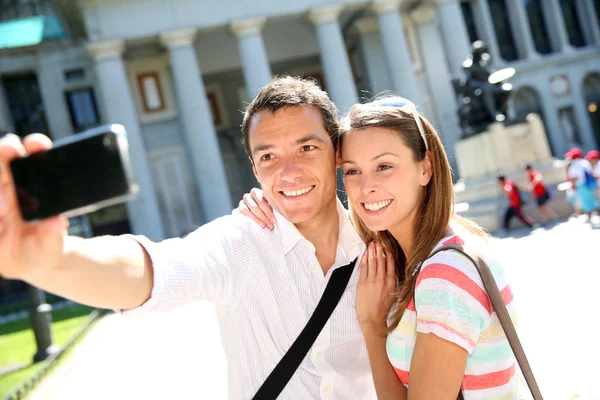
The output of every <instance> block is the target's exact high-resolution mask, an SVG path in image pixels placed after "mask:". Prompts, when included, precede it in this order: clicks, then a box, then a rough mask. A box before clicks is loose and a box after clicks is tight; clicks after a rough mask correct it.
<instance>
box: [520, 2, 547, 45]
mask: <svg viewBox="0 0 600 400" xmlns="http://www.w3.org/2000/svg"><path fill="white" fill-rule="evenodd" d="M525 9H526V11H527V18H528V19H529V26H530V27H531V36H532V37H533V43H534V45H535V50H536V51H537V52H538V53H540V54H550V53H551V52H552V46H551V45H550V40H549V39H548V31H547V29H546V23H545V22H544V9H543V8H542V4H541V0H525Z"/></svg>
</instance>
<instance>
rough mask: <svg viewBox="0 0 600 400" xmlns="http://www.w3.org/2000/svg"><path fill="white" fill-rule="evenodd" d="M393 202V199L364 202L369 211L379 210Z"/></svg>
mask: <svg viewBox="0 0 600 400" xmlns="http://www.w3.org/2000/svg"><path fill="white" fill-rule="evenodd" d="M391 202H392V200H384V201H380V202H377V203H363V204H364V205H365V208H366V209H367V210H369V211H379V210H381V209H382V208H384V207H387V206H388V205H389V204H390V203H391Z"/></svg>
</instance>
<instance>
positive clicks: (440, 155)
mask: <svg viewBox="0 0 600 400" xmlns="http://www.w3.org/2000/svg"><path fill="white" fill-rule="evenodd" d="M383 100H384V101H385V104H393V103H394V98H393V97H391V98H385V99H377V100H374V101H372V102H370V103H366V104H356V105H354V106H352V107H351V108H350V111H349V112H348V115H347V116H346V117H345V118H344V119H343V120H342V122H341V129H340V145H341V147H340V148H341V149H342V148H343V141H344V136H345V135H346V134H347V133H349V132H351V131H356V130H363V129H366V128H371V127H379V128H387V129H391V130H393V131H395V132H397V133H398V136H399V137H400V138H401V139H402V140H403V142H404V144H405V145H406V146H408V147H409V148H410V149H411V151H412V154H413V160H414V161H415V162H419V161H422V160H423V159H424V158H425V155H426V153H427V151H426V149H425V143H423V138H422V137H421V134H420V133H419V128H418V126H417V124H416V122H415V119H414V117H413V116H412V115H411V114H408V113H405V112H403V111H400V110H399V108H397V107H391V106H388V105H385V106H382V105H380V103H382V102H383ZM419 118H420V119H421V123H422V125H423V128H424V131H425V137H426V139H427V144H428V146H429V157H430V159H431V167H432V176H431V180H430V181H429V183H428V184H427V186H425V187H422V188H421V190H420V193H419V197H418V201H417V212H416V215H415V220H414V226H413V227H412V236H413V248H412V249H410V252H409V254H405V253H404V252H403V250H402V249H401V248H400V245H399V244H398V241H397V240H396V239H395V238H394V237H393V236H392V234H391V233H390V232H389V231H380V232H373V231H371V230H369V229H368V228H367V227H366V225H365V224H364V223H363V221H361V219H360V218H359V216H358V214H357V213H356V211H355V210H354V209H353V207H352V204H351V203H350V202H349V210H350V216H351V218H352V222H353V224H354V226H355V227H356V229H357V231H358V233H359V234H360V236H361V238H362V239H363V240H364V241H365V242H366V243H369V242H371V241H379V242H381V243H382V244H383V245H384V246H385V247H386V248H387V249H389V250H390V251H391V253H392V254H393V255H394V259H395V261H396V274H397V277H398V282H399V287H398V290H397V292H396V293H395V296H396V300H397V301H396V303H395V306H394V309H393V313H392V315H391V317H390V320H389V330H390V331H391V330H393V329H394V328H396V326H397V325H398V323H399V322H400V319H401V318H402V315H403V314H404V311H405V310H406V307H407V306H408V304H409V303H410V301H411V299H412V297H413V290H414V287H415V283H416V279H417V274H416V268H417V267H418V265H419V263H420V262H422V261H423V260H425V259H427V258H428V256H429V254H430V253H431V251H432V250H433V248H434V247H435V245H436V244H437V243H438V242H439V241H440V240H441V239H442V238H443V237H444V234H445V233H446V231H447V229H448V226H449V224H450V220H451V219H452V220H454V221H456V222H458V223H459V224H460V225H462V226H463V227H464V228H466V229H467V230H468V231H469V232H471V233H473V234H476V235H478V236H481V237H486V236H487V233H486V232H485V231H484V230H483V229H481V228H480V227H478V226H477V225H475V224H474V223H472V222H471V221H469V220H466V219H464V218H462V217H459V216H458V215H456V214H455V213H454V211H453V205H454V189H453V185H452V175H451V174H452V170H451V167H450V163H449V162H448V157H447V155H446V151H445V150H444V146H443V145H442V142H441V140H440V137H439V135H438V133H437V132H436V131H435V129H434V128H433V126H432V125H431V124H430V123H429V121H427V120H426V119H425V118H424V117H422V116H420V115H419Z"/></svg>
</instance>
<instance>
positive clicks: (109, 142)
mask: <svg viewBox="0 0 600 400" xmlns="http://www.w3.org/2000/svg"><path fill="white" fill-rule="evenodd" d="M102 143H103V144H104V147H105V148H106V149H107V150H111V151H115V150H117V140H116V139H115V138H114V137H112V136H108V135H107V136H105V137H104V140H103V142H102Z"/></svg>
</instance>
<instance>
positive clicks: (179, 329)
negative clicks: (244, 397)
mask: <svg viewBox="0 0 600 400" xmlns="http://www.w3.org/2000/svg"><path fill="white" fill-rule="evenodd" d="M515 234H516V236H515V237H507V238H504V239H501V240H498V241H497V244H498V246H500V248H501V254H502V258H503V259H504V261H505V268H506V270H507V274H508V276H509V279H510V282H511V285H512V287H513V292H514V294H515V298H516V299H517V301H518V304H519V310H520V326H519V334H520V336H521V339H522V342H523V344H524V346H525V349H526V351H527V353H528V355H529V357H530V360H531V364H532V367H533V369H534V372H535V373H536V375H537V378H538V381H539V384H540V387H541V389H542V392H543V393H544V395H545V396H544V397H545V399H550V400H551V399H575V398H579V399H581V400H583V399H600V344H599V343H598V337H599V336H598V331H599V329H598V327H599V325H600V324H599V322H598V318H597V314H598V313H597V308H598V305H600V300H599V299H598V293H599V292H600V229H592V228H591V227H590V225H589V224H584V223H582V222H580V221H576V220H571V221H568V222H562V223H559V224H557V225H555V226H552V227H549V228H548V229H546V230H538V231H535V232H533V233H531V234H529V232H528V231H524V230H522V231H517V232H515ZM192 398H193V399H225V398H226V368H225V360H224V357H223V354H222V346H221V342H220V339H219V334H218V326H217V324H216V321H215V316H214V311H213V308H212V307H211V306H210V305H209V304H198V305H194V306H190V307H187V308H184V309H180V310H177V311H175V312H172V313H168V314H154V315H147V316H142V317H130V318H124V317H121V316H118V315H109V316H107V317H105V318H104V319H103V320H101V321H100V322H99V323H98V325H97V326H96V327H95V328H94V330H93V331H92V332H91V333H90V334H89V335H88V336H87V337H86V339H85V341H84V342H82V343H81V345H80V346H79V347H78V348H77V350H76V351H75V352H74V353H73V356H72V357H71V358H69V359H68V360H67V361H66V363H65V364H64V366H63V367H62V368H61V369H59V370H58V371H57V372H56V373H55V374H54V375H53V376H51V378H50V379H48V380H46V381H45V382H44V383H43V384H42V385H41V386H40V388H39V389H38V390H37V391H36V392H35V393H34V395H33V396H32V397H31V399H33V400H38V399H46V400H48V399H49V400H75V399H77V400H79V399H86V400H95V399H192Z"/></svg>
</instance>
